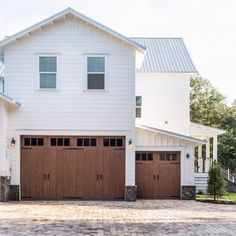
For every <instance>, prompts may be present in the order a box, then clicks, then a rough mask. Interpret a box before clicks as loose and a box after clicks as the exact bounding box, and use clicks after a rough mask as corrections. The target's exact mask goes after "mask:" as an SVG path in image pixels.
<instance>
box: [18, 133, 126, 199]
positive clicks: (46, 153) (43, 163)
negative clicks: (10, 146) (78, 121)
mask: <svg viewBox="0 0 236 236" xmlns="http://www.w3.org/2000/svg"><path fill="white" fill-rule="evenodd" d="M124 145H125V140H124V137H48V136H46V137H45V136H37V137H36V136H23V137H22V138H21V195H22V199H30V200H57V199H58V200H59V199H91V200H111V199H123V198H124V192H125V148H124Z"/></svg>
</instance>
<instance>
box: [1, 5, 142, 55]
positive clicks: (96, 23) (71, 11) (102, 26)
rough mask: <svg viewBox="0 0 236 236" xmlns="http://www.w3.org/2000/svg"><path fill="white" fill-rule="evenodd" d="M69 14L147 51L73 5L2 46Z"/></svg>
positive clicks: (10, 39) (4, 41)
mask: <svg viewBox="0 0 236 236" xmlns="http://www.w3.org/2000/svg"><path fill="white" fill-rule="evenodd" d="M67 14H72V15H74V16H75V17H78V18H79V19H81V20H83V21H85V22H87V23H89V24H91V25H93V26H95V27H97V28H99V29H101V30H102V31H104V32H107V33H109V34H111V35H113V36H115V37H116V38H118V39H120V40H121V41H122V42H126V43H127V44H129V45H130V46H132V47H134V48H135V49H136V50H138V51H140V52H144V51H145V47H144V46H143V45H140V44H139V43H137V42H135V41H133V40H131V39H129V38H127V37H126V36H124V35H122V34H120V33H118V32H116V31H114V30H112V29H110V28H108V27H107V26H105V25H103V24H100V23H99V22H97V21H95V20H93V19H91V18H89V17H87V16H85V15H83V14H81V13H79V12H77V11H76V10H74V9H72V8H71V7H68V8H66V9H65V10H63V11H61V12H58V13H57V14H55V15H52V16H50V17H48V18H47V19H45V20H42V21H40V22H38V23H37V24H34V25H32V26H30V27H28V28H26V29H24V30H22V31H20V32H18V33H16V34H14V35H12V36H10V37H7V38H5V39H3V40H2V41H0V48H1V47H3V46H6V45H7V44H8V43H11V42H13V41H14V40H17V38H20V37H22V36H24V35H27V34H29V33H30V32H32V31H34V30H36V29H38V28H40V27H42V26H44V25H47V24H50V23H53V22H54V21H55V20H57V19H58V18H61V17H64V16H66V15H67Z"/></svg>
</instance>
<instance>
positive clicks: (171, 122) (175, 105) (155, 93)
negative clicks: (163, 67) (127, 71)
mask: <svg viewBox="0 0 236 236" xmlns="http://www.w3.org/2000/svg"><path fill="white" fill-rule="evenodd" d="M189 91H190V78H189V75H188V74H182V73H179V74H178V73H172V74H167V73H166V74H165V73H164V74H162V73H137V74H136V95H137V96H142V117H141V118H137V119H136V122H137V123H139V124H143V125H149V126H152V127H157V128H159V129H164V130H168V131H171V132H176V133H180V134H184V135H189ZM166 122H167V123H166Z"/></svg>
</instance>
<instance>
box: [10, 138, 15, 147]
mask: <svg viewBox="0 0 236 236" xmlns="http://www.w3.org/2000/svg"><path fill="white" fill-rule="evenodd" d="M10 144H11V146H12V147H15V145H16V140H15V139H14V137H12V139H11V142H10Z"/></svg>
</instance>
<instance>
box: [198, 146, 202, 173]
mask: <svg viewBox="0 0 236 236" xmlns="http://www.w3.org/2000/svg"><path fill="white" fill-rule="evenodd" d="M198 166H199V169H198V171H199V172H202V171H203V169H202V168H203V160H202V145H199V146H198Z"/></svg>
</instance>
